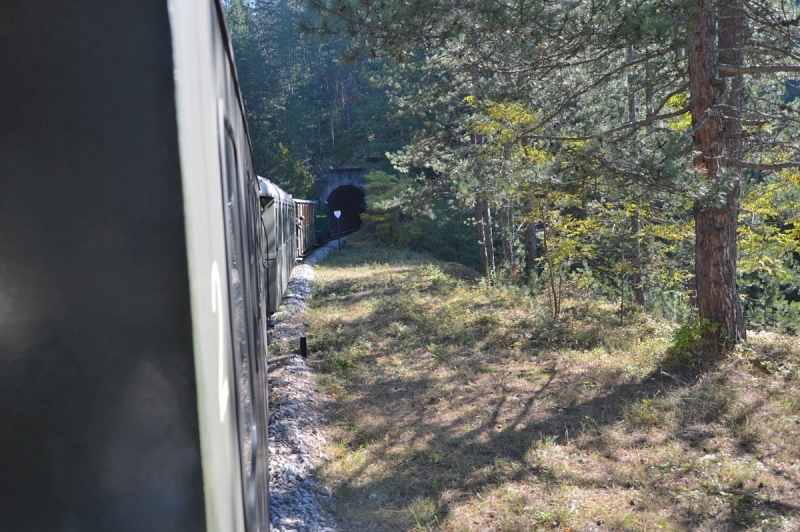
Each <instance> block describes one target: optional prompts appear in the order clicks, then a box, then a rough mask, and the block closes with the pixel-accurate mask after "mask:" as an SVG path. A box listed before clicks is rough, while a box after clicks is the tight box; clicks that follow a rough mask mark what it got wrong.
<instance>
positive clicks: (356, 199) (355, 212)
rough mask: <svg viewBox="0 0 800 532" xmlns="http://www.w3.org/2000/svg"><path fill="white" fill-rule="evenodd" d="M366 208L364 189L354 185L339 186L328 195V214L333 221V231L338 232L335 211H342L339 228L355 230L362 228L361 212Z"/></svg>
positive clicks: (342, 230) (343, 230) (341, 229)
mask: <svg viewBox="0 0 800 532" xmlns="http://www.w3.org/2000/svg"><path fill="white" fill-rule="evenodd" d="M364 210H366V202H365V201H364V191H362V190H361V189H359V188H357V187H354V186H353V185H344V186H341V187H338V188H337V189H335V190H334V191H333V192H331V194H330V196H328V216H329V217H330V222H331V226H330V227H331V231H333V232H334V233H335V232H336V218H335V217H334V216H333V211H342V216H341V218H339V229H340V231H341V232H342V233H344V232H345V231H354V230H356V229H360V228H361V214H363V212H364Z"/></svg>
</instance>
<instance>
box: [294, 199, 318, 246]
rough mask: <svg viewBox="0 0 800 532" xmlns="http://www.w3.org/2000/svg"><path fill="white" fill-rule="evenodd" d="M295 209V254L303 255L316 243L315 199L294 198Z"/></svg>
mask: <svg viewBox="0 0 800 532" xmlns="http://www.w3.org/2000/svg"><path fill="white" fill-rule="evenodd" d="M294 203H295V207H296V209H297V217H296V222H295V225H296V226H297V227H296V229H295V233H296V235H297V236H296V240H297V256H298V257H305V256H306V255H308V254H309V253H311V250H313V249H314V247H316V245H317V237H316V231H315V225H316V219H315V217H314V210H315V207H316V203H317V202H316V201H312V200H299V199H296V200H294Z"/></svg>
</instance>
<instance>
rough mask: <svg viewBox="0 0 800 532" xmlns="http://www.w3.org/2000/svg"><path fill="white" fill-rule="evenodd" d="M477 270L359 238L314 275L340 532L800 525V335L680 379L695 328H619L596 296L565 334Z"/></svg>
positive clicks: (329, 471)
mask: <svg viewBox="0 0 800 532" xmlns="http://www.w3.org/2000/svg"><path fill="white" fill-rule="evenodd" d="M467 273H468V272H467ZM467 273H465V272H464V271H462V270H461V269H458V268H454V267H453V266H452V265H448V264H447V263H440V262H436V261H434V260H431V259H430V258H428V257H425V256H422V255H417V254H413V253H410V252H408V251H402V250H395V249H391V248H386V247H382V248H380V249H376V248H373V247H370V245H369V243H366V242H361V241H360V240H359V239H358V238H357V237H356V238H352V239H350V242H349V243H348V246H347V247H345V248H344V249H343V250H342V252H341V253H340V252H338V251H334V252H332V253H331V254H330V255H329V258H328V259H326V260H325V261H324V262H323V263H322V264H320V265H319V266H318V268H317V285H316V286H315V289H314V298H313V299H312V302H311V305H310V308H309V313H308V315H307V319H308V322H309V325H310V331H309V342H310V343H309V348H310V356H311V359H312V361H313V363H314V364H315V366H316V368H317V369H318V372H319V377H318V381H317V384H318V386H319V387H320V388H321V389H322V390H324V391H325V392H327V393H328V394H330V395H331V396H332V397H333V403H332V410H331V412H330V413H329V419H330V422H331V423H332V426H333V430H332V432H333V436H334V439H335V442H334V443H333V444H332V445H331V446H330V448H329V449H327V450H326V453H327V454H329V455H330V456H331V457H332V459H331V460H330V461H329V462H327V463H326V464H325V465H324V466H323V467H322V468H321V470H320V472H319V473H320V477H321V479H322V480H323V481H324V482H326V483H327V484H328V485H329V486H331V487H332V489H333V491H334V495H335V498H334V501H335V502H334V503H333V505H332V510H333V511H335V512H336V515H337V518H338V519H337V520H338V522H339V523H340V525H341V527H342V530H353V531H355V530H359V531H361V530H384V531H403V530H447V531H453V532H456V531H458V532H461V531H466V532H470V531H485V530H492V531H495V530H502V531H530V530H568V529H571V530H592V529H596V530H605V529H611V530H642V531H644V530H673V531H679V530H709V531H710V530H794V529H796V528H797V527H799V526H800V521H799V520H798V517H797V513H798V509H799V508H800V485H799V484H798V481H797V479H798V478H800V450H799V449H800V387H798V382H800V381H798V379H797V372H796V368H797V362H798V356H799V355H800V348H798V345H797V341H796V340H797V339H796V338H793V337H788V336H783V335H775V334H766V333H759V334H753V335H751V340H750V343H749V344H747V345H745V346H742V347H741V348H738V349H737V350H736V351H734V352H733V353H732V354H731V355H730V356H729V357H728V358H726V359H725V360H722V361H719V360H717V361H716V362H715V364H714V365H710V366H707V367H705V368H700V369H701V370H702V371H701V370H697V371H695V372H692V373H690V374H689V375H687V374H685V373H674V372H670V371H669V370H670V369H671V367H668V366H665V364H664V361H665V360H667V359H669V357H672V358H673V359H676V358H680V357H681V356H687V357H691V360H702V358H703V356H704V352H703V350H702V348H700V349H698V348H697V346H696V345H695V344H694V343H693V338H694V337H693V336H692V334H693V331H688V330H684V331H683V332H680V330H679V333H678V334H675V333H674V331H675V330H676V326H675V324H673V323H670V322H668V321H665V320H662V319H656V318H653V317H649V316H647V315H645V314H642V313H639V314H633V315H631V316H628V317H626V320H625V324H624V325H620V320H619V315H618V313H617V308H616V306H615V305H611V304H607V303H605V302H604V301H602V300H597V299H593V298H592V297H591V296H590V295H588V294H582V293H575V294H573V295H572V296H571V297H570V298H567V299H566V300H565V301H564V306H563V311H562V314H561V317H560V318H559V319H558V320H553V319H551V318H550V317H549V314H548V312H547V298H546V296H544V295H542V296H536V295H534V296H531V295H530V294H528V293H527V292H526V291H523V290H519V289H517V288H507V287H495V288H488V287H486V286H484V285H483V284H481V283H479V282H476V280H475V278H474V276H471V275H468V274H467ZM695 332H696V331H695ZM695 336H696V335H695ZM670 346H672V347H670Z"/></svg>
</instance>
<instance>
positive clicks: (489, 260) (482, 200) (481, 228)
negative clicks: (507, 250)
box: [475, 194, 494, 279]
mask: <svg viewBox="0 0 800 532" xmlns="http://www.w3.org/2000/svg"><path fill="white" fill-rule="evenodd" d="M475 209H476V219H477V221H478V249H479V250H480V254H481V267H482V268H483V275H485V276H486V277H487V278H488V279H491V278H492V276H493V275H494V244H493V243H492V238H493V237H492V213H491V209H490V208H489V202H488V201H487V199H486V197H485V196H484V195H482V194H481V195H479V196H478V198H477V200H476V201H475Z"/></svg>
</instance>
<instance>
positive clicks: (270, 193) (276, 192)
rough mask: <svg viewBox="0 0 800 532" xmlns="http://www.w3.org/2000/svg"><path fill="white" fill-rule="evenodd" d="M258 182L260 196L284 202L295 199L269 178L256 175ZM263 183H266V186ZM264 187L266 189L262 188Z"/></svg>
mask: <svg viewBox="0 0 800 532" xmlns="http://www.w3.org/2000/svg"><path fill="white" fill-rule="evenodd" d="M258 183H259V185H261V186H260V189H261V196H263V197H267V198H275V199H277V200H280V201H283V202H285V203H291V202H293V201H295V200H294V199H292V196H291V194H287V193H286V192H284V191H283V190H281V189H280V187H278V185H276V184H275V183H273V182H272V181H270V180H269V179H266V178H264V177H261V176H258ZM264 185H266V187H265V186H264ZM265 188H266V190H264V189H265Z"/></svg>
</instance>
